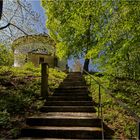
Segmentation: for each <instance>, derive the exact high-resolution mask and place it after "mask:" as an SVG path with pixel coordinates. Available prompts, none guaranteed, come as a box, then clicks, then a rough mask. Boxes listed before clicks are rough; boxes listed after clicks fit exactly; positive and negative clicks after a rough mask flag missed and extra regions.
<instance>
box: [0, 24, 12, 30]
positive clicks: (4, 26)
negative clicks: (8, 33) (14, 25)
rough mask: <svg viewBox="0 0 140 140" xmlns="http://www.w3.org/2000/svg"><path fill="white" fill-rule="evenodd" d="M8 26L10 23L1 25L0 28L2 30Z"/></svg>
mask: <svg viewBox="0 0 140 140" xmlns="http://www.w3.org/2000/svg"><path fill="white" fill-rule="evenodd" d="M8 26H10V23H8V24H7V25H5V26H3V27H0V30H3V29H5V28H7V27H8Z"/></svg>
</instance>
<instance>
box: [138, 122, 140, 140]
mask: <svg viewBox="0 0 140 140" xmlns="http://www.w3.org/2000/svg"><path fill="white" fill-rule="evenodd" d="M138 140H140V120H139V121H138Z"/></svg>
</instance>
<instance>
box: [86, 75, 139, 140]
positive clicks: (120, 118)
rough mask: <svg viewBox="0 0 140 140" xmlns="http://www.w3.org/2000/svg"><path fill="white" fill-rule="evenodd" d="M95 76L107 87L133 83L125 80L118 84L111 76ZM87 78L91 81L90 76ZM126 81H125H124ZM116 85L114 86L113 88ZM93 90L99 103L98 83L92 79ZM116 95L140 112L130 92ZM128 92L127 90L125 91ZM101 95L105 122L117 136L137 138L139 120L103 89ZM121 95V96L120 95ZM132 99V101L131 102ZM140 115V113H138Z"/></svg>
mask: <svg viewBox="0 0 140 140" xmlns="http://www.w3.org/2000/svg"><path fill="white" fill-rule="evenodd" d="M94 78H95V79H96V80H99V81H100V82H101V83H102V85H104V86H105V87H107V88H112V89H113V91H114V89H117V88H116V87H118V86H119V87H120V88H122V87H124V86H125V87H126V88H125V89H127V87H130V86H128V85H130V84H131V83H129V82H128V81H125V83H123V84H122V83H120V82H118V83H119V85H118V84H116V82H115V83H112V80H110V77H107V76H102V77H98V76H96V75H94ZM86 80H87V82H88V83H89V81H90V80H89V77H87V76H86ZM123 82H124V81H123ZM113 87H114V88H113ZM134 87H135V91H136V90H138V88H137V86H133V89H134ZM90 90H91V92H92V97H93V100H95V101H96V102H97V103H98V91H99V89H98V85H97V84H96V82H95V81H94V80H92V86H91V88H90ZM113 93H114V95H115V96H116V97H117V98H118V99H121V100H122V101H123V102H124V103H127V104H128V105H129V106H131V108H133V111H136V110H137V112H139V108H138V106H132V105H131V104H132V102H133V103H135V100H132V99H133V98H134V97H133V96H132V95H131V96H130V95H129V94H126V95H125V94H124V92H123V94H122V93H120V92H119V93H115V92H113ZM125 93H126V92H125ZM101 95H102V104H103V118H104V121H105V123H106V124H107V125H108V126H109V127H110V128H112V129H113V130H114V131H115V136H114V137H115V138H119V139H136V129H137V122H136V121H135V120H134V118H133V117H131V116H130V115H129V114H128V113H127V112H126V111H125V110H124V109H123V108H122V107H120V106H119V105H118V104H117V103H116V102H115V101H114V100H113V99H112V98H111V97H110V96H109V95H108V94H107V93H105V91H104V90H103V89H101ZM118 95H119V96H118ZM125 98H127V99H129V100H128V101H127V102H125V100H124V99H125ZM130 100H131V102H130ZM138 115H139V114H138Z"/></svg>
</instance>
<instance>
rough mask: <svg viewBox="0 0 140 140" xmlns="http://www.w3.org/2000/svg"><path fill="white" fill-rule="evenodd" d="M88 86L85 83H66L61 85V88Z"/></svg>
mask: <svg viewBox="0 0 140 140" xmlns="http://www.w3.org/2000/svg"><path fill="white" fill-rule="evenodd" d="M85 85H86V84H85V83H75V82H73V83H67V82H64V83H61V84H60V86H78V87H79V86H85Z"/></svg>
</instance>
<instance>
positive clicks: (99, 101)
mask: <svg viewBox="0 0 140 140" xmlns="http://www.w3.org/2000/svg"><path fill="white" fill-rule="evenodd" d="M98 96H99V99H98V118H99V117H100V113H101V112H100V108H101V88H100V84H99V95H98Z"/></svg>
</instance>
